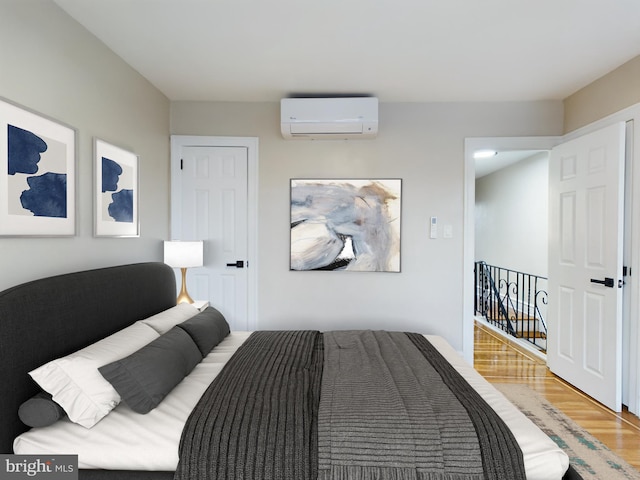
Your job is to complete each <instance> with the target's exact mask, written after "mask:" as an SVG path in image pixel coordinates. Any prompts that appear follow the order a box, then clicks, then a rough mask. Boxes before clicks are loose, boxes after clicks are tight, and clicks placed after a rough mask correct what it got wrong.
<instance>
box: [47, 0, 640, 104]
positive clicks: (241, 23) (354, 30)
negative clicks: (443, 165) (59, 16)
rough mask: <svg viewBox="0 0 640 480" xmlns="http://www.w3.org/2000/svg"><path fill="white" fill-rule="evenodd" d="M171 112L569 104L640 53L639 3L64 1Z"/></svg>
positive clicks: (530, 0)
mask: <svg viewBox="0 0 640 480" xmlns="http://www.w3.org/2000/svg"><path fill="white" fill-rule="evenodd" d="M55 2H56V3H57V4H58V5H59V6H60V7H61V8H63V9H64V10H65V11H66V12H67V13H68V14H69V15H71V16H72V17H73V18H75V19H76V20H77V21H78V22H80V23H81V24H82V25H84V26H85V27H86V28H87V29H88V30H89V31H91V32H92V33H93V34H94V35H95V36H96V37H98V38H99V39H100V40H102V42H104V43H105V44H106V45H107V46H109V47H110V48H111V49H112V50H113V51H114V52H115V53H116V54H118V55H119V56H120V57H122V58H123V59H124V60H125V61H126V62H127V63H129V64H130V65H131V66H132V67H133V68H135V69H136V70H137V71H138V72H140V73H141V74H142V75H143V76H144V77H146V78H147V79H148V80H149V81H150V82H151V83H152V84H153V85H155V86H156V87H157V88H158V89H160V90H161V91H162V92H163V93H164V94H165V95H166V96H167V97H168V98H169V99H170V100H194V101H278V100H279V99H280V98H282V97H285V96H289V95H292V94H371V95H375V96H377V97H378V98H379V99H380V101H381V102H441V101H530V100H559V99H563V98H565V97H567V96H568V95H570V94H572V93H574V92H575V91H577V90H579V89H580V88H582V87H583V86H585V85H587V84H589V83H591V82H592V81H593V80H595V79H597V78H599V77H601V76H602V75H604V74H606V73H608V72H610V71H611V70H613V69H614V68H616V67H618V66H619V65H621V64H623V63H625V62H627V61H628V60H630V59H631V58H633V57H635V56H637V55H639V54H640V1H638V0H528V1H526V0H321V1H317V0H314V1H311V0H271V1H265V0H55Z"/></svg>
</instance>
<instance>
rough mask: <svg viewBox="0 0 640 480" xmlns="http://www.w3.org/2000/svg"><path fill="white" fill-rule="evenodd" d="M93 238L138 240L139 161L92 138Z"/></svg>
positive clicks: (134, 156) (105, 142) (125, 151)
mask: <svg viewBox="0 0 640 480" xmlns="http://www.w3.org/2000/svg"><path fill="white" fill-rule="evenodd" d="M94 172H95V175H94V176H95V189H94V204H95V205H94V207H95V208H94V236H96V237H139V236H140V219H139V215H138V203H139V157H138V156H137V155H136V154H135V153H133V152H132V151H129V150H126V149H124V148H122V147H119V146H117V145H114V144H112V143H109V142H107V141H105V140H102V139H100V138H94Z"/></svg>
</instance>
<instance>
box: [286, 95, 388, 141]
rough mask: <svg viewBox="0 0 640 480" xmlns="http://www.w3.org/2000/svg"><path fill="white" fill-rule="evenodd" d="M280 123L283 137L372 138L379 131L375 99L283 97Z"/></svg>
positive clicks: (376, 101)
mask: <svg viewBox="0 0 640 480" xmlns="http://www.w3.org/2000/svg"><path fill="white" fill-rule="evenodd" d="M280 124H281V131H282V136H283V137H284V138H306V139H342V138H372V137H375V136H376V135H377V133H378V99H377V98H375V97H334V98H315V97H314V98H283V99H282V100H281V101H280Z"/></svg>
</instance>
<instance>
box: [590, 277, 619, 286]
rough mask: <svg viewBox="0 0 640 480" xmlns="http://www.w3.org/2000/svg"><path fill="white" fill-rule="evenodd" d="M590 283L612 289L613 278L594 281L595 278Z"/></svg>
mask: <svg viewBox="0 0 640 480" xmlns="http://www.w3.org/2000/svg"><path fill="white" fill-rule="evenodd" d="M591 283H598V284H600V285H604V286H605V287H609V288H613V283H614V282H613V278H609V277H606V278H605V279H604V280H596V279H595V278H592V279H591Z"/></svg>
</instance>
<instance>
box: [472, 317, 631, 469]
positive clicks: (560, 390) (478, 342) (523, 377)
mask: <svg viewBox="0 0 640 480" xmlns="http://www.w3.org/2000/svg"><path fill="white" fill-rule="evenodd" d="M474 363H475V368H476V370H478V371H479V372H480V374H482V376H484V377H485V378H486V379H487V380H488V381H489V382H492V383H521V384H525V385H528V386H529V387H530V388H532V389H533V390H535V391H537V392H538V393H540V394H542V395H543V396H544V397H546V398H547V400H549V402H551V403H552V404H553V405H555V406H556V407H557V408H558V409H559V410H561V411H562V412H564V413H565V415H567V416H568V417H570V418H572V419H573V420H574V421H575V422H576V423H578V424H579V425H581V426H582V427H583V428H585V429H586V430H587V431H589V432H590V433H591V434H592V435H593V436H594V437H596V438H597V439H599V440H600V441H601V442H602V443H604V444H605V445H606V446H607V447H609V449H611V450H612V451H614V452H616V453H617V454H618V455H620V456H621V457H622V458H624V459H625V460H626V461H627V462H629V464H631V465H633V466H634V467H635V468H637V469H638V470H640V419H638V417H636V416H635V415H632V414H630V413H629V412H622V413H621V414H616V413H614V412H612V411H611V410H609V409H608V408H606V407H604V406H602V405H601V404H599V403H597V402H595V401H594V400H592V399H591V398H590V397H588V396H587V395H585V394H583V393H582V392H580V391H578V390H576V389H575V388H573V387H571V386H570V385H569V384H567V383H565V382H564V381H562V380H561V379H560V378H558V377H556V376H555V375H554V374H553V373H551V372H550V371H549V370H548V369H547V367H546V365H545V363H544V361H543V360H541V359H539V358H537V357H536V356H535V355H532V354H530V353H528V352H526V350H523V349H518V348H516V347H514V346H513V344H511V342H508V341H505V340H503V339H502V337H501V336H500V335H498V334H496V333H494V332H492V331H491V330H490V329H488V328H486V327H485V326H483V325H480V324H476V329H475V359H474Z"/></svg>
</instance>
